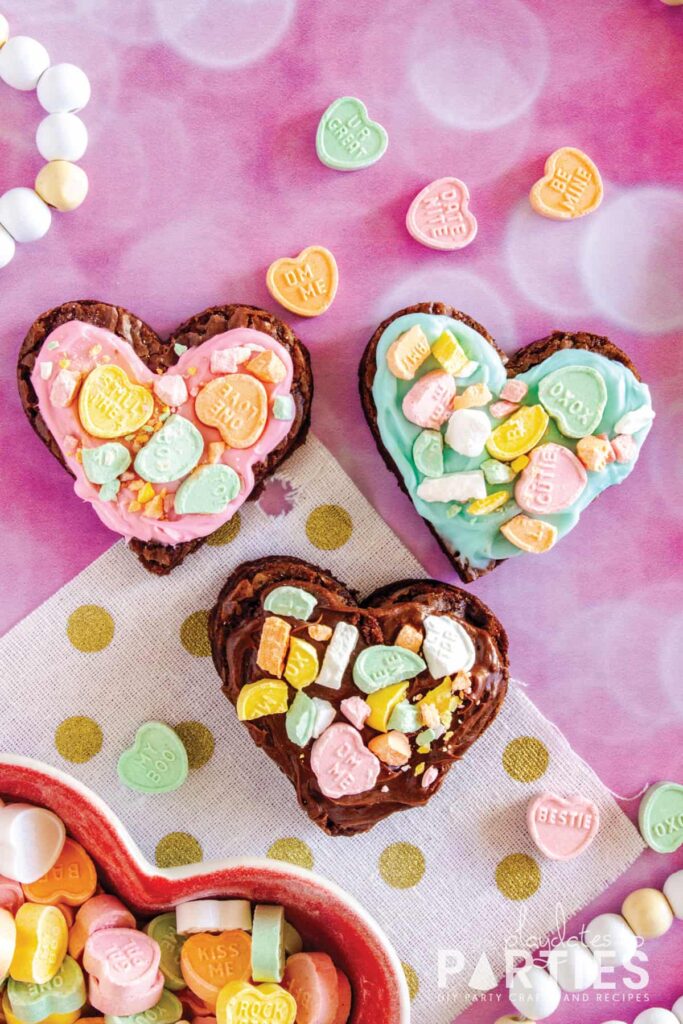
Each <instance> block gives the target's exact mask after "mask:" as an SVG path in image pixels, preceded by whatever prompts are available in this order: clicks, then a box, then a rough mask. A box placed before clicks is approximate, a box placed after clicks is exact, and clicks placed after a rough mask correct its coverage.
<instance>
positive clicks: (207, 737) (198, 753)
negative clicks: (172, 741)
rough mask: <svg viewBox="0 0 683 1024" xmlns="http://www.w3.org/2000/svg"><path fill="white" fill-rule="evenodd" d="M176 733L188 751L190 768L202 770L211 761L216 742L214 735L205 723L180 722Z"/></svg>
mask: <svg viewBox="0 0 683 1024" xmlns="http://www.w3.org/2000/svg"><path fill="white" fill-rule="evenodd" d="M175 731H176V732H177V733H178V735H179V736H180V739H181V742H182V744H183V746H184V747H185V750H186V751H187V763H188V765H189V766H190V768H202V767H203V765H205V764H206V763H207V761H210V760H211V758H212V757H213V752H214V749H215V746H216V742H215V740H214V738H213V733H212V732H211V730H210V729H207V727H206V726H205V725H204V723H203V722H179V723H178V725H176V727H175Z"/></svg>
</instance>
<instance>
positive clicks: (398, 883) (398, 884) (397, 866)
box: [379, 843, 425, 889]
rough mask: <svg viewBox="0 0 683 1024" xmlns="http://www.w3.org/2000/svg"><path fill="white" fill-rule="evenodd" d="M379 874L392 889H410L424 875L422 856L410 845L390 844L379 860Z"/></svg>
mask: <svg viewBox="0 0 683 1024" xmlns="http://www.w3.org/2000/svg"><path fill="white" fill-rule="evenodd" d="M379 873H380V875H381V876H382V878H383V879H384V881H385V882H386V883H387V885H391V886H393V888H394V889H410V888H411V887H412V886H413V885H417V883H418V882H419V881H420V879H421V878H422V876H423V875H424V873H425V859H424V854H423V853H422V850H420V849H419V848H418V847H417V846H413V845H412V843H392V844H391V846H387V848H386V850H384V851H383V853H382V854H381V856H380V858H379Z"/></svg>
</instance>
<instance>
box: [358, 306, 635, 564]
mask: <svg viewBox="0 0 683 1024" xmlns="http://www.w3.org/2000/svg"><path fill="white" fill-rule="evenodd" d="M360 390H361V398H362V402H363V408H364V411H365V415H366V418H367V421H368V423H369V425H370V429H371V430H372V432H373V434H374V437H375V440H376V442H377V445H378V447H379V450H380V452H381V453H382V456H383V457H384V461H385V462H386V464H387V466H388V467H389V468H390V469H391V470H392V472H393V473H394V474H395V475H396V477H397V479H398V482H399V484H400V486H401V487H402V489H403V490H404V491H406V493H407V494H408V495H409V496H410V498H411V499H412V502H413V504H414V505H415V507H416V509H417V511H418V512H419V513H420V515H421V516H422V517H423V518H424V519H425V520H426V522H427V525H428V526H429V527H430V529H431V530H432V532H433V533H434V535H435V537H436V538H437V540H438V541H439V543H440V545H441V547H442V548H443V549H444V551H445V552H446V554H447V555H448V557H449V558H450V560H451V562H452V563H453V566H454V567H455V569H456V571H457V572H458V574H459V576H460V578H461V579H462V580H463V581H465V582H466V583H469V582H470V581H472V580H474V579H477V577H479V576H482V575H484V573H486V572H489V571H490V570H491V569H494V568H495V567H496V566H497V565H498V564H499V563H500V562H501V561H503V560H505V559H506V558H510V557H512V556H515V555H520V554H522V553H523V552H527V553H537V554H538V553H542V552H544V551H548V550H549V549H550V548H551V547H552V546H553V545H554V544H555V542H556V541H557V540H558V539H560V538H561V537H564V536H565V534H567V533H568V532H569V531H570V530H571V529H573V528H574V526H576V524H577V523H578V521H579V517H580V515H581V513H582V512H583V511H584V509H585V508H587V506H588V505H589V504H590V503H591V502H592V501H593V500H594V499H595V498H597V497H598V496H599V495H600V494H601V493H602V492H603V491H604V490H606V489H607V488H608V487H611V486H612V485H613V484H619V483H621V482H622V481H623V480H625V479H626V477H627V476H628V475H629V474H630V472H631V471H632V469H633V467H634V465H635V462H636V460H637V458H638V455H639V453H640V449H641V447H642V445H643V442H644V441H645V438H646V436H647V434H648V432H649V430H650V427H651V425H652V420H653V419H654V412H653V410H652V405H651V401H650V392H649V389H648V388H647V386H646V385H645V384H643V383H642V382H641V380H640V377H639V376H638V372H637V370H636V368H635V366H634V365H633V363H632V362H631V360H630V359H629V358H628V356H627V355H625V353H624V352H622V351H621V350H620V349H618V348H617V346H616V345H614V344H612V342H611V341H610V340H609V339H608V338H604V337H601V336H599V335H596V334H587V333H585V332H580V333H577V334H565V333H563V332H562V331H555V332H554V333H553V334H551V335H549V336H548V337H547V338H544V339H543V340H541V341H537V342H534V343H533V344H532V345H528V346H527V347H526V348H523V349H520V350H519V351H518V352H516V353H515V354H514V355H513V356H511V357H510V358H509V359H508V357H507V356H505V355H504V353H503V352H501V351H500V349H499V348H498V347H497V345H496V344H495V342H494V340H493V338H492V337H491V335H490V334H489V333H488V331H486V330H485V328H483V327H482V326H481V325H480V324H478V323H477V322H476V321H475V320H472V318H471V317H469V316H467V315H466V314H465V313H460V312H458V310H456V309H453V308H452V307H451V306H445V305H443V304H442V303H440V302H432V303H421V304H419V305H416V306H410V307H409V308H408V309H403V310H400V312H398V313H395V314H394V315H393V316H391V317H389V319H388V320H385V321H384V323H382V324H380V326H379V327H378V328H377V330H376V331H375V333H374V335H373V336H372V338H371V339H370V342H369V344H368V346H367V348H366V350H365V353H364V355H363V359H362V362H361V366H360Z"/></svg>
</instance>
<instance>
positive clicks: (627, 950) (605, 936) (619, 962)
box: [584, 914, 638, 967]
mask: <svg viewBox="0 0 683 1024" xmlns="http://www.w3.org/2000/svg"><path fill="white" fill-rule="evenodd" d="M584 938H585V940H586V943H587V944H588V946H590V948H591V949H592V950H593V953H594V954H595V955H596V956H597V957H598V958H599V959H600V961H601V962H602V963H604V964H608V965H610V966H612V967H623V966H624V964H627V963H628V962H629V960H630V959H631V957H632V956H633V954H634V953H635V951H636V950H637V949H638V939H637V938H636V935H635V933H634V931H633V929H632V928H631V927H630V926H629V925H628V924H627V922H626V921H625V920H624V918H623V917H622V916H621V914H599V915H598V917H594V918H593V920H592V921H591V922H590V924H588V925H587V927H586V930H585V934H584Z"/></svg>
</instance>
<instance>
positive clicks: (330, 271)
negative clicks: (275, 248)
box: [266, 245, 339, 316]
mask: <svg viewBox="0 0 683 1024" xmlns="http://www.w3.org/2000/svg"><path fill="white" fill-rule="evenodd" d="M338 283H339V272H338V270H337V261H336V260H335V258H334V256H333V255H332V253H331V252H330V251H329V249H325V248H324V247H323V246H322V245H309V247H308V248H307V249H304V250H303V252H300V253H299V255H298V256H296V257H295V258H294V259H287V258H286V257H283V258H282V259H279V260H275V262H274V263H271V265H270V266H269V267H268V273H267V275H266V285H267V286H268V291H269V292H270V294H271V295H272V296H273V298H274V299H275V300H276V301H277V302H279V303H280V305H281V306H284V307H285V309H289V310H291V312H292V313H298V314H299V316H320V314H321V313H324V312H325V310H326V309H329V308H330V306H331V305H332V302H333V300H334V297H335V295H336V294H337V284H338Z"/></svg>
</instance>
